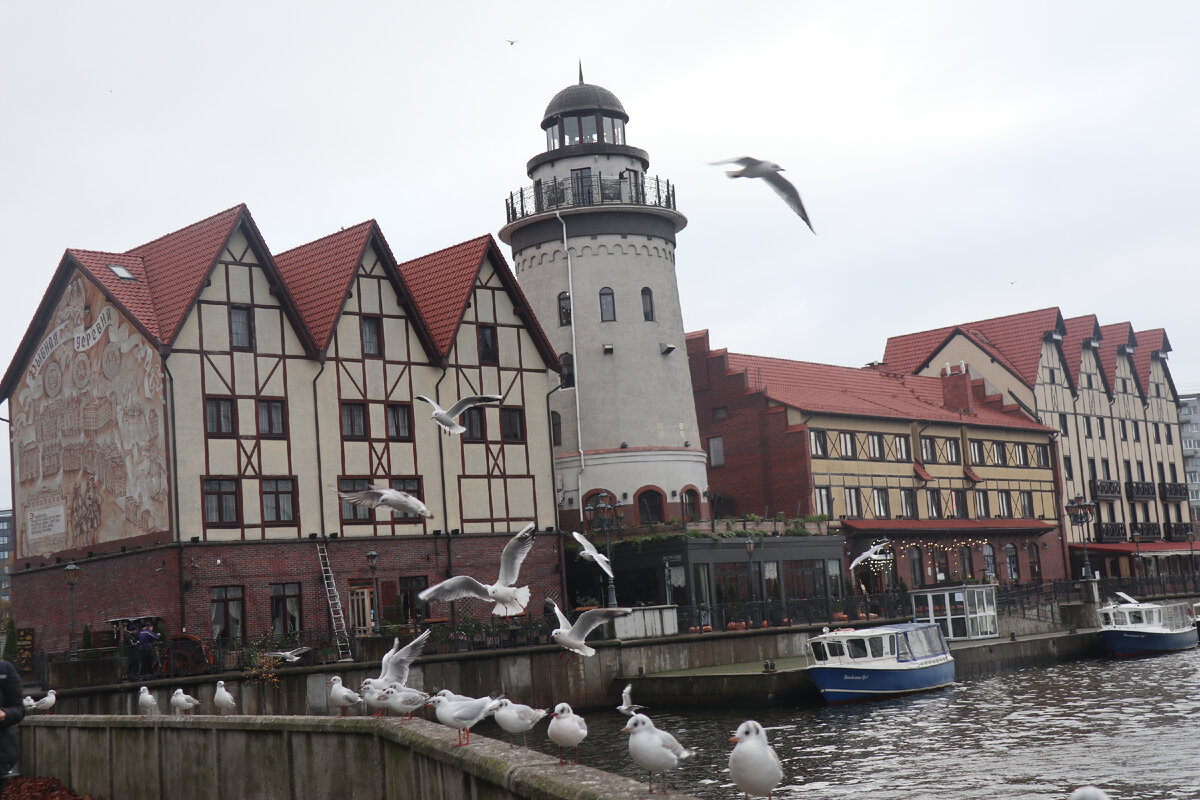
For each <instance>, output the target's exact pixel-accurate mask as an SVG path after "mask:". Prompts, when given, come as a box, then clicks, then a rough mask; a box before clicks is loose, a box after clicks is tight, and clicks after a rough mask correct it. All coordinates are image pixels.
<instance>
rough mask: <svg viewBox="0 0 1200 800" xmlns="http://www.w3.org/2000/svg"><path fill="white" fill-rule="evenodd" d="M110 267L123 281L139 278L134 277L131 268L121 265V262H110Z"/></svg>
mask: <svg viewBox="0 0 1200 800" xmlns="http://www.w3.org/2000/svg"><path fill="white" fill-rule="evenodd" d="M108 268H109V269H110V270H111V271H112V274H113V275H116V276H117V277H118V278H120V279H121V280H123V281H136V280H137V278H135V277H133V273H132V272H130V271H129V270H127V269H125V268H124V267H122V266H120V265H119V264H109V265H108Z"/></svg>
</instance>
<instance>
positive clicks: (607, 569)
mask: <svg viewBox="0 0 1200 800" xmlns="http://www.w3.org/2000/svg"><path fill="white" fill-rule="evenodd" d="M571 535H572V536H574V537H575V541H577V542H579V543H580V544H581V545H583V552H582V553H580V554H579V557H580V558H582V559H585V560H587V561H595V562H596V563H597V564H598V565H599V566H600V569H602V570H604V574H605V575H607V576H608V577H610V578H611V577H612V576H613V571H612V564H610V563H609V561H608V556H606V555H604V554H603V553H601V552H600V551H599V550H597V549H596V545H594V544H592V543H591V542H589V541H588V540H587V537H586V536H584V535H583V534H582V533H579V532H577V531H571Z"/></svg>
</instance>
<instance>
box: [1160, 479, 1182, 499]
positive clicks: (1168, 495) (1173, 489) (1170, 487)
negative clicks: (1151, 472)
mask: <svg viewBox="0 0 1200 800" xmlns="http://www.w3.org/2000/svg"><path fill="white" fill-rule="evenodd" d="M1158 493H1159V496H1160V497H1161V498H1162V500H1163V502H1169V503H1182V502H1186V501H1187V499H1188V487H1187V484H1186V483H1160V484H1158Z"/></svg>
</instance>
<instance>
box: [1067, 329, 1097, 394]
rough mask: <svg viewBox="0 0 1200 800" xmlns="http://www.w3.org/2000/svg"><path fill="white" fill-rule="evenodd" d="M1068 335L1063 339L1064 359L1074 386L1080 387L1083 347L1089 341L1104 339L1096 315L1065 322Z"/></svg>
mask: <svg viewBox="0 0 1200 800" xmlns="http://www.w3.org/2000/svg"><path fill="white" fill-rule="evenodd" d="M1063 326H1064V327H1065V328H1066V330H1067V333H1066V335H1065V336H1064V337H1063V358H1064V359H1065V361H1064V363H1065V364H1066V366H1067V374H1068V375H1069V376H1070V380H1071V383H1072V385H1074V386H1078V385H1079V372H1080V370H1081V369H1082V368H1083V346H1084V344H1085V343H1086V342H1087V341H1088V340H1091V341H1095V342H1099V341H1100V340H1101V339H1103V338H1104V337H1103V336H1102V335H1101V333H1100V323H1099V322H1097V321H1096V315H1095V314H1085V315H1084V316H1082V317H1071V318H1070V319H1068V320H1064V321H1063Z"/></svg>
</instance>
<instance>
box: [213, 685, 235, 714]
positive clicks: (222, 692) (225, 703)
mask: <svg viewBox="0 0 1200 800" xmlns="http://www.w3.org/2000/svg"><path fill="white" fill-rule="evenodd" d="M213 705H214V706H216V707H217V713H218V714H220V715H221V716H224V715H225V712H226V711H233V708H234V706H236V705H237V703H235V702H234V700H233V695H232V694H230V693H229V690H228V689H226V688H225V681H217V690H216V691H215V692H213Z"/></svg>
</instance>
